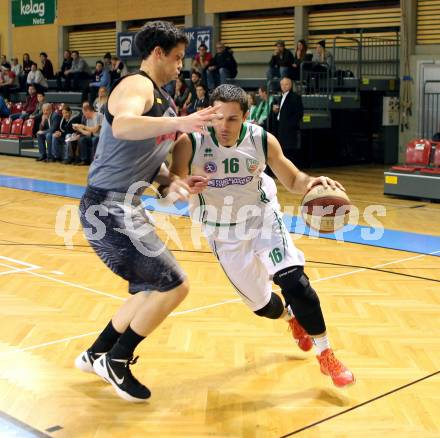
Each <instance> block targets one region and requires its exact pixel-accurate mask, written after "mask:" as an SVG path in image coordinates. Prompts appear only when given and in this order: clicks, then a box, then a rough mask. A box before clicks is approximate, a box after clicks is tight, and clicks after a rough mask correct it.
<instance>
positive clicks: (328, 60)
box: [312, 40, 335, 72]
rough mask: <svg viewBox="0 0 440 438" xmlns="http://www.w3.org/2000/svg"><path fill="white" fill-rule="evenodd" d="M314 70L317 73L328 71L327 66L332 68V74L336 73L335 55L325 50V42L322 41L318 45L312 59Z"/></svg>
mask: <svg viewBox="0 0 440 438" xmlns="http://www.w3.org/2000/svg"><path fill="white" fill-rule="evenodd" d="M312 63H313V66H312V70H313V71H316V72H325V71H327V68H326V66H328V67H329V68H330V72H334V69H335V63H334V59H333V55H332V54H331V52H330V51H328V50H327V49H326V48H325V40H321V41H319V42H318V44H317V45H316V49H315V53H314V54H313V58H312Z"/></svg>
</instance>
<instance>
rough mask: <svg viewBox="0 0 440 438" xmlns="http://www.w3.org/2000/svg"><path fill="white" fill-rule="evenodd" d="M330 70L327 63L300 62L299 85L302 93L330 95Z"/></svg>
mask: <svg viewBox="0 0 440 438" xmlns="http://www.w3.org/2000/svg"><path fill="white" fill-rule="evenodd" d="M331 77H332V71H331V68H330V66H329V65H327V64H317V63H314V62H302V63H301V68H300V87H301V92H302V94H303V95H308V94H313V95H325V96H330V95H331V91H332V86H331Z"/></svg>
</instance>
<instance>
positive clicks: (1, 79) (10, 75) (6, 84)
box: [0, 63, 18, 99]
mask: <svg viewBox="0 0 440 438" xmlns="http://www.w3.org/2000/svg"><path fill="white" fill-rule="evenodd" d="M7 65H10V64H9V63H8V64H7ZM7 65H4V66H2V70H3V71H2V72H1V75H0V95H2V96H3V97H4V98H6V99H9V97H10V95H11V93H13V92H14V91H16V90H18V87H17V81H16V79H17V78H16V77H15V73H14V72H13V71H11V69H10V67H8V66H7Z"/></svg>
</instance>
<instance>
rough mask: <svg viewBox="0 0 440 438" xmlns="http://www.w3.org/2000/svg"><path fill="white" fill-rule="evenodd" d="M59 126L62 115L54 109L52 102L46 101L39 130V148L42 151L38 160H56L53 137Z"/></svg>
mask: <svg viewBox="0 0 440 438" xmlns="http://www.w3.org/2000/svg"><path fill="white" fill-rule="evenodd" d="M59 126H60V116H59V115H58V114H57V113H55V112H54V111H52V104H51V103H45V104H44V105H43V116H42V118H41V124H40V129H39V130H38V132H37V139H38V149H39V151H40V156H39V157H38V158H37V161H47V162H54V161H55V157H54V156H53V155H52V139H53V134H54V132H55V131H58V130H59Z"/></svg>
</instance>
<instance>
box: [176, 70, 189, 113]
mask: <svg viewBox="0 0 440 438" xmlns="http://www.w3.org/2000/svg"><path fill="white" fill-rule="evenodd" d="M173 99H174V103H175V104H176V106H177V115H179V116H180V115H182V111H183V112H186V102H187V100H188V99H190V96H189V88H188V87H187V85H186V82H185V79H183V77H182V76H179V77H178V78H177V80H176V89H175V92H174V96H173Z"/></svg>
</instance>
